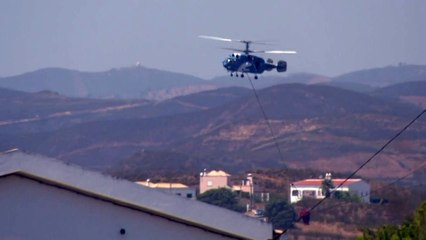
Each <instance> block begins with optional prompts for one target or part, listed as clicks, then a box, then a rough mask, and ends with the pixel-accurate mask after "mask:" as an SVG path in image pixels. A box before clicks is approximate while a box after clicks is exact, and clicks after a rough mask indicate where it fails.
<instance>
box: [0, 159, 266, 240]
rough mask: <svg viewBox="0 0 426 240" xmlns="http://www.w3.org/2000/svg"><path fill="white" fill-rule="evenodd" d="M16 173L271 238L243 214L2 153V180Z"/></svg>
mask: <svg viewBox="0 0 426 240" xmlns="http://www.w3.org/2000/svg"><path fill="white" fill-rule="evenodd" d="M14 174H16V175H20V176H23V177H26V178H31V179H35V180H37V181H40V182H43V183H46V184H49V185H53V186H59V187H61V188H63V189H67V190H70V191H75V192H78V193H81V194H83V195H86V196H91V197H95V198H97V199H101V200H104V201H109V202H112V203H115V204H117V205H120V206H123V207H129V208H131V209H134V210H136V211H142V212H147V213H150V214H153V215H157V216H159V217H163V218H167V219H169V220H171V221H174V222H177V223H180V224H185V225H188V226H191V227H195V228H200V229H204V230H206V231H210V232H215V233H218V234H221V235H225V236H229V237H231V238H237V239H269V238H271V235H272V226H271V225H270V224H267V223H263V222H260V221H258V220H255V219H251V218H249V217H247V216H244V215H242V214H239V213H236V212H232V211H230V210H227V209H224V208H220V207H216V206H213V205H208V204H206V203H203V202H198V201H193V200H189V199H185V198H181V197H178V196H174V195H170V194H167V193H163V192H162V191H157V190H156V189H152V188H148V187H143V186H140V185H137V184H134V183H133V182H130V181H127V180H123V179H117V178H114V177H112V176H108V175H104V174H101V173H98V172H94V171H88V170H85V169H83V168H81V167H79V166H74V165H70V164H66V163H63V162H61V161H59V160H56V159H52V158H48V157H44V156H39V155H29V154H25V153H22V152H13V153H7V154H0V180H1V177H3V176H9V175H14Z"/></svg>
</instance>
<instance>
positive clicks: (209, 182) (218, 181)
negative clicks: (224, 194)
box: [200, 175, 229, 193]
mask: <svg viewBox="0 0 426 240" xmlns="http://www.w3.org/2000/svg"><path fill="white" fill-rule="evenodd" d="M228 182H229V177H227V176H208V175H203V176H200V193H204V192H206V191H208V190H211V189H217V188H229V183H228Z"/></svg>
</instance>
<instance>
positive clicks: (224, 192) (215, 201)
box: [197, 188, 245, 212]
mask: <svg viewBox="0 0 426 240" xmlns="http://www.w3.org/2000/svg"><path fill="white" fill-rule="evenodd" d="M197 199H198V200H199V201H202V202H205V203H208V204H212V205H216V206H219V207H223V208H227V209H230V210H233V211H236V212H244V210H245V207H244V206H241V205H240V204H239V203H238V198H237V194H236V193H234V192H232V191H231V190H230V189H228V188H219V189H212V190H208V191H206V192H204V193H202V194H200V195H199V196H198V198H197Z"/></svg>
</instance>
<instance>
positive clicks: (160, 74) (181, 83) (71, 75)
mask: <svg viewBox="0 0 426 240" xmlns="http://www.w3.org/2000/svg"><path fill="white" fill-rule="evenodd" d="M246 78H247V77H246ZM246 78H240V77H229V76H224V77H217V78H214V79H211V80H205V79H200V78H197V77H194V76H190V75H186V74H180V73H173V72H168V71H162V70H156V69H150V68H145V67H142V66H134V67H124V68H118V69H111V70H108V71H104V72H81V71H76V70H68V69H62V68H45V69H40V70H37V71H34V72H29V73H25V74H21V75H17V76H10V77H3V78H0V87H3V88H9V89H14V90H20V91H26V92H39V91H44V90H49V91H53V92H58V93H59V94H61V95H64V96H69V97H84V98H87V97H90V98H108V99H112V98H117V99H134V98H145V99H150V100H156V101H160V100H165V99H170V98H173V97H176V96H181V95H187V94H191V93H196V92H201V91H206V90H214V89H218V88H222V87H231V86H239V87H246V88H250V84H249V83H248V81H247V79H246ZM419 80H422V81H423V80H426V66H419V65H399V66H389V67H384V68H376V69H368V70H362V71H356V72H352V73H348V74H344V75H341V76H338V77H335V78H329V77H327V76H321V75H317V74H311V73H295V74H290V75H285V74H283V75H276V76H274V75H272V76H271V75H262V76H260V78H259V80H257V81H256V82H257V86H258V87H259V88H265V87H269V86H273V85H277V84H283V83H306V84H328V85H332V86H337V87H340V88H345V89H349V90H355V91H359V92H371V91H373V90H374V88H377V87H384V86H388V85H391V84H396V83H401V82H407V81H419Z"/></svg>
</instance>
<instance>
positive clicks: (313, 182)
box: [292, 179, 362, 187]
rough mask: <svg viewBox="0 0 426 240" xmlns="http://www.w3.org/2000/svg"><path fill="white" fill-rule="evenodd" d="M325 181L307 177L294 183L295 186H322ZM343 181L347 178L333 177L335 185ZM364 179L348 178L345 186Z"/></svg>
mask: <svg viewBox="0 0 426 240" xmlns="http://www.w3.org/2000/svg"><path fill="white" fill-rule="evenodd" d="M323 181H324V179H305V180H302V181H297V182H293V183H292V184H293V185H295V186H321V184H322V182H323ZM343 181H345V179H332V182H333V185H334V186H336V187H337V186H339V185H340V184H342V183H343ZM359 181H362V180H361V179H348V180H347V181H346V182H345V183H344V184H343V186H348V185H350V184H352V183H355V182H359Z"/></svg>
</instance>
